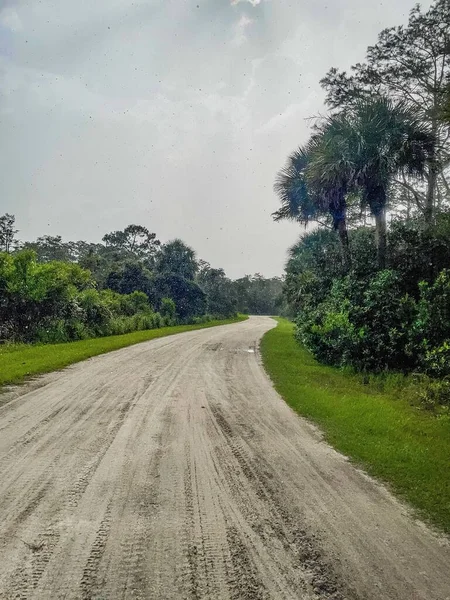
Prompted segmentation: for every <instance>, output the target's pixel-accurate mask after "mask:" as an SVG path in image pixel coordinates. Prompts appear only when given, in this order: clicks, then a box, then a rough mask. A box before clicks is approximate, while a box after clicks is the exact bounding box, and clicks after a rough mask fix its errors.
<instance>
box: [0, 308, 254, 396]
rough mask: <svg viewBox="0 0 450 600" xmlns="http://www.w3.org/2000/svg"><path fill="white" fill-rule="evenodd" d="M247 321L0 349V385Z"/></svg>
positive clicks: (6, 346) (242, 318)
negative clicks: (142, 344) (168, 338)
mask: <svg viewBox="0 0 450 600" xmlns="http://www.w3.org/2000/svg"><path fill="white" fill-rule="evenodd" d="M246 319H248V316H246V315H238V316H237V317H235V318H232V319H224V320H222V321H209V322H208V323H201V324H198V325H177V326H175V327H161V328H160V329H150V330H145V331H134V332H132V333H125V334H123V335H112V336H108V337H102V338H92V339H88V340H81V341H78V342H68V343H65V344H45V345H26V344H17V345H15V344H13V345H5V346H1V347H0V386H2V385H5V384H12V383H20V382H21V381H23V380H24V379H26V378H27V377H30V376H32V375H38V374H41V373H49V372H50V371H56V370H57V369H62V368H63V367H67V366H68V365H71V364H73V363H76V362H79V361H81V360H85V359H86V358H90V357H91V356H97V355H98V354H104V353H105V352H110V351H111V350H118V349H119V348H124V347H125V346H131V345H133V344H138V343H139V342H146V341H148V340H154V339H156V338H160V337H164V336H166V335H174V334H176V333H183V332H185V331H193V330H195V329H205V328H207V327H216V326H217V325H228V324H229V323H237V322H239V321H245V320H246Z"/></svg>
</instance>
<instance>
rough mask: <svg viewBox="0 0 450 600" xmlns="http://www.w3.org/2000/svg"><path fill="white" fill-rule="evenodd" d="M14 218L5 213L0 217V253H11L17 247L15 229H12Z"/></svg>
mask: <svg viewBox="0 0 450 600" xmlns="http://www.w3.org/2000/svg"><path fill="white" fill-rule="evenodd" d="M15 222H16V218H15V216H14V215H10V214H8V213H5V214H4V215H3V216H2V217H0V251H1V252H7V253H9V252H11V251H12V250H13V249H14V247H15V246H16V245H17V242H16V239H15V238H16V233H17V231H18V230H17V229H14V224H15Z"/></svg>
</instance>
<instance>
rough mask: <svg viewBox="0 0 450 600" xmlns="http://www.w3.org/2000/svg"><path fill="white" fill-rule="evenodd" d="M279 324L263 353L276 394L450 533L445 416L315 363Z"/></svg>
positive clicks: (448, 423)
mask: <svg viewBox="0 0 450 600" xmlns="http://www.w3.org/2000/svg"><path fill="white" fill-rule="evenodd" d="M278 321H279V323H278V327H277V328H275V329H272V330H271V331H269V332H268V333H266V335H265V336H264V337H263V340H262V342H261V351H262V356H263V361H264V365H265V368H266V370H267V372H268V374H269V375H270V377H271V379H272V381H273V382H274V385H275V388H276V389H277V391H278V392H279V393H280V394H281V396H282V397H283V398H284V399H285V400H286V402H287V403H288V404H289V405H290V406H291V407H292V408H294V409H295V410H296V411H297V412H298V413H299V414H301V415H303V416H305V417H307V418H308V419H310V420H311V421H314V422H315V423H317V424H318V425H319V426H320V428H321V429H322V431H324V433H325V436H326V439H327V440H328V442H329V443H330V444H332V445H333V446H334V447H335V448H336V449H338V450H339V451H341V452H342V453H343V454H345V455H347V456H349V457H350V458H351V459H352V460H354V461H355V462H356V463H358V464H359V465H361V466H363V467H364V469H365V470H366V471H367V472H368V473H370V474H371V475H373V476H375V477H378V478H380V479H381V480H383V481H385V482H386V483H388V484H389V486H390V487H391V489H392V490H393V491H394V492H395V493H397V494H398V495H399V496H401V497H402V498H404V499H405V500H407V501H408V502H409V503H410V504H411V505H412V506H413V507H414V508H416V509H418V511H419V513H420V514H421V515H422V516H424V517H426V518H428V519H429V520H430V521H431V522H432V523H434V524H435V525H438V526H440V527H442V528H443V529H444V531H446V532H450V469H449V465H450V462H449V461H450V416H449V415H444V416H440V417H439V418H438V417H436V416H435V415H432V414H428V413H427V412H425V411H423V410H420V409H419V408H417V407H415V406H412V405H411V403H409V402H408V401H407V399H405V398H399V397H398V394H395V393H394V392H379V391H377V390H376V389H374V388H373V386H372V385H371V384H369V385H363V383H362V382H361V379H360V378H358V377H356V376H353V375H349V374H345V373H343V372H341V371H340V370H338V369H335V368H333V367H327V366H323V365H321V364H319V363H318V362H317V361H316V360H314V358H313V357H312V356H311V354H310V353H309V352H308V351H306V350H305V349H304V348H302V347H301V346H300V345H299V344H298V343H297V342H296V341H295V339H294V337H293V324H292V323H290V322H288V321H286V320H284V319H279V320H278Z"/></svg>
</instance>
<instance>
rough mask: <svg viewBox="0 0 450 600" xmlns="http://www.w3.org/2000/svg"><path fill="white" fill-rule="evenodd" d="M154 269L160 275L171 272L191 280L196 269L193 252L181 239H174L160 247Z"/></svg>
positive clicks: (196, 264)
mask: <svg viewBox="0 0 450 600" xmlns="http://www.w3.org/2000/svg"><path fill="white" fill-rule="evenodd" d="M156 270H157V272H158V273H160V274H162V275H166V274H171V275H177V276H178V277H182V278H183V279H186V280H188V281H193V280H194V278H195V274H196V273H197V271H198V263H197V260H196V258H195V252H194V250H192V248H190V247H189V246H187V245H186V244H185V243H184V242H183V241H182V240H179V239H176V240H173V241H171V242H168V243H167V244H164V245H163V246H162V248H161V252H160V253H159V254H158V259H157V261H156Z"/></svg>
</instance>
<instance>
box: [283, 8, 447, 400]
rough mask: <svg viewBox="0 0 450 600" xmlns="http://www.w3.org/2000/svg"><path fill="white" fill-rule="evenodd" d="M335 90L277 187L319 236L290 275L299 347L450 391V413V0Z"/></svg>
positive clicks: (329, 90) (294, 261) (387, 43)
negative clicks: (425, 377) (423, 377)
mask: <svg viewBox="0 0 450 600" xmlns="http://www.w3.org/2000/svg"><path fill="white" fill-rule="evenodd" d="M321 85H322V87H323V89H324V90H325V92H326V103H327V106H328V109H329V112H328V114H327V115H326V116H325V117H321V118H317V119H316V120H315V123H314V126H313V128H312V133H311V136H310V138H309V139H308V140H307V141H306V142H305V143H303V144H302V145H301V146H300V147H299V148H298V149H297V150H296V151H294V152H293V153H292V154H291V155H290V156H289V157H288V160H287V163H286V166H285V167H284V168H283V169H281V170H280V171H279V173H278V174H277V177H276V180H275V184H274V190H275V193H276V194H277V196H278V198H279V200H280V207H279V208H278V210H277V211H276V212H275V213H273V218H274V220H275V221H279V220H282V219H289V220H293V221H296V222H298V223H300V224H302V225H304V226H307V225H308V224H310V223H311V224H314V225H315V227H316V229H315V230H314V231H313V232H310V233H307V234H305V235H303V236H301V238H300V240H299V242H298V243H297V244H295V245H294V246H293V247H292V248H291V249H290V250H289V259H288V262H287V264H286V269H285V271H286V280H285V286H284V294H285V298H286V300H287V303H288V305H289V308H290V311H291V314H292V315H295V317H296V325H297V327H296V336H297V338H298V340H299V341H300V342H302V343H303V344H305V345H306V346H307V347H308V348H309V349H310V350H311V351H312V352H313V354H314V355H315V356H316V357H317V358H318V359H319V360H321V361H323V362H326V363H328V364H332V365H336V366H351V367H353V368H355V369H357V370H361V371H375V372H380V371H384V370H386V369H393V370H397V371H403V372H411V371H420V372H423V373H427V374H429V375H430V376H433V377H438V378H440V379H441V381H440V386H441V387H440V397H441V400H442V401H443V402H444V403H447V404H448V405H449V406H450V380H449V379H448V378H449V377H450V185H449V182H450V179H449V178H450V2H449V0H435V1H434V2H433V4H432V5H431V7H430V8H429V10H427V11H424V12H423V11H422V10H421V8H420V5H416V6H415V7H414V8H413V9H412V11H411V13H410V16H409V21H408V24H407V25H405V26H398V27H392V28H389V29H385V30H384V31H382V32H381V33H380V34H379V36H378V40H377V42H376V43H375V44H374V45H372V46H369V47H368V49H367V54H366V60H365V61H364V62H361V63H358V64H356V65H354V66H353V67H352V68H351V71H350V73H346V72H342V71H339V70H338V69H336V68H332V69H330V71H329V72H328V73H327V74H326V76H325V77H324V78H323V79H322V80H321ZM446 378H447V379H446ZM443 399H445V400H443Z"/></svg>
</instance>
